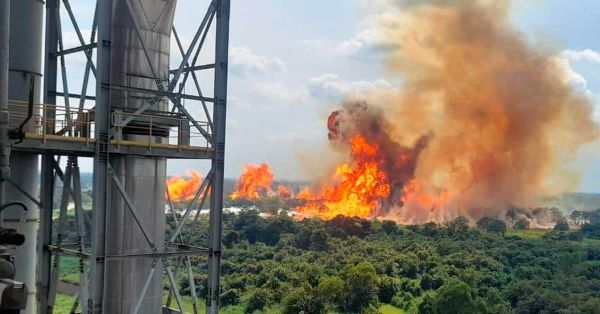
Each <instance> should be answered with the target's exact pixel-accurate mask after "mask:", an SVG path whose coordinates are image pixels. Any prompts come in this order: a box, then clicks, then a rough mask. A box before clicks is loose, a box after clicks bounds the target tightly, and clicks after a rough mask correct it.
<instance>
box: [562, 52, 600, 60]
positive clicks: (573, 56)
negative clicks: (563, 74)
mask: <svg viewBox="0 0 600 314" xmlns="http://www.w3.org/2000/svg"><path fill="white" fill-rule="evenodd" d="M560 55H561V57H563V58H564V59H567V60H569V61H589V62H594V63H600V53H598V52H597V51H594V50H592V49H585V50H579V51H577V50H570V49H567V50H563V51H562V52H561V53H560Z"/></svg>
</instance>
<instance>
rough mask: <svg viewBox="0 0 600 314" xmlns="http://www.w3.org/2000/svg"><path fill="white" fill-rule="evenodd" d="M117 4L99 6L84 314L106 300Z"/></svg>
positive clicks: (98, 310) (98, 308) (96, 310)
mask: <svg viewBox="0 0 600 314" xmlns="http://www.w3.org/2000/svg"><path fill="white" fill-rule="evenodd" d="M112 9H113V0H101V1H100V0H99V2H98V50H97V61H96V64H97V65H98V67H97V71H98V72H97V78H96V97H97V99H96V127H95V128H96V129H95V132H94V133H95V134H96V151H95V153H94V188H93V190H94V197H93V199H94V201H93V213H94V219H93V223H92V249H91V254H92V260H91V262H90V285H89V287H90V292H89V300H88V304H86V306H84V310H83V311H84V312H85V311H87V313H88V314H96V313H97V314H101V313H102V305H103V304H102V302H103V300H104V286H105V285H104V270H105V262H104V256H105V254H106V247H105V242H106V235H105V232H106V208H107V206H109V191H108V187H109V181H108V144H109V134H108V131H109V128H110V112H111V110H110V86H109V85H108V84H109V82H110V54H111V49H110V47H111V42H112V41H111V39H112V37H111V33H112Z"/></svg>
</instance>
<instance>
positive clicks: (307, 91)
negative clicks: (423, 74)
mask: <svg viewBox="0 0 600 314" xmlns="http://www.w3.org/2000/svg"><path fill="white" fill-rule="evenodd" d="M392 88H394V86H392V84H390V83H389V82H388V81H386V80H384V79H378V80H374V81H364V80H360V81H347V80H343V79H341V78H340V77H339V75H337V74H334V73H327V74H322V75H319V76H315V77H312V78H309V79H308V80H307V81H306V83H305V84H304V85H301V86H291V85H289V84H284V83H282V82H259V83H256V84H254V86H253V87H252V90H253V93H254V95H255V96H257V97H259V98H262V99H263V100H266V101H268V102H270V103H276V104H288V105H310V104H315V103H318V102H320V101H341V100H343V99H344V98H346V97H349V96H352V95H357V94H362V93H367V92H372V91H377V90H387V89H392Z"/></svg>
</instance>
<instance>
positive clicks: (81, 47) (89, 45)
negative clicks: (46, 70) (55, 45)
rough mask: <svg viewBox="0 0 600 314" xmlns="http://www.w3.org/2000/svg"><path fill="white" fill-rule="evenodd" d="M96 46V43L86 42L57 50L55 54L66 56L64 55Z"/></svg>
mask: <svg viewBox="0 0 600 314" xmlns="http://www.w3.org/2000/svg"><path fill="white" fill-rule="evenodd" d="M96 47H97V45H96V43H91V44H86V45H83V46H78V47H73V48H67V49H65V50H60V51H57V52H56V54H55V56H57V57H60V56H66V55H70V54H73V53H77V52H81V51H86V50H91V49H95V48H96Z"/></svg>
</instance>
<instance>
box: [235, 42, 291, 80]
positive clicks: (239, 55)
mask: <svg viewBox="0 0 600 314" xmlns="http://www.w3.org/2000/svg"><path fill="white" fill-rule="evenodd" d="M229 66H230V68H229V69H230V70H231V72H232V73H235V74H238V75H242V76H245V75H248V74H265V73H268V72H276V71H281V70H283V69H284V68H285V63H283V61H281V60H280V59H279V58H274V57H267V56H262V55H259V54H256V53H254V52H252V51H251V50H250V49H248V48H247V47H235V46H233V47H230V49H229Z"/></svg>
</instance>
